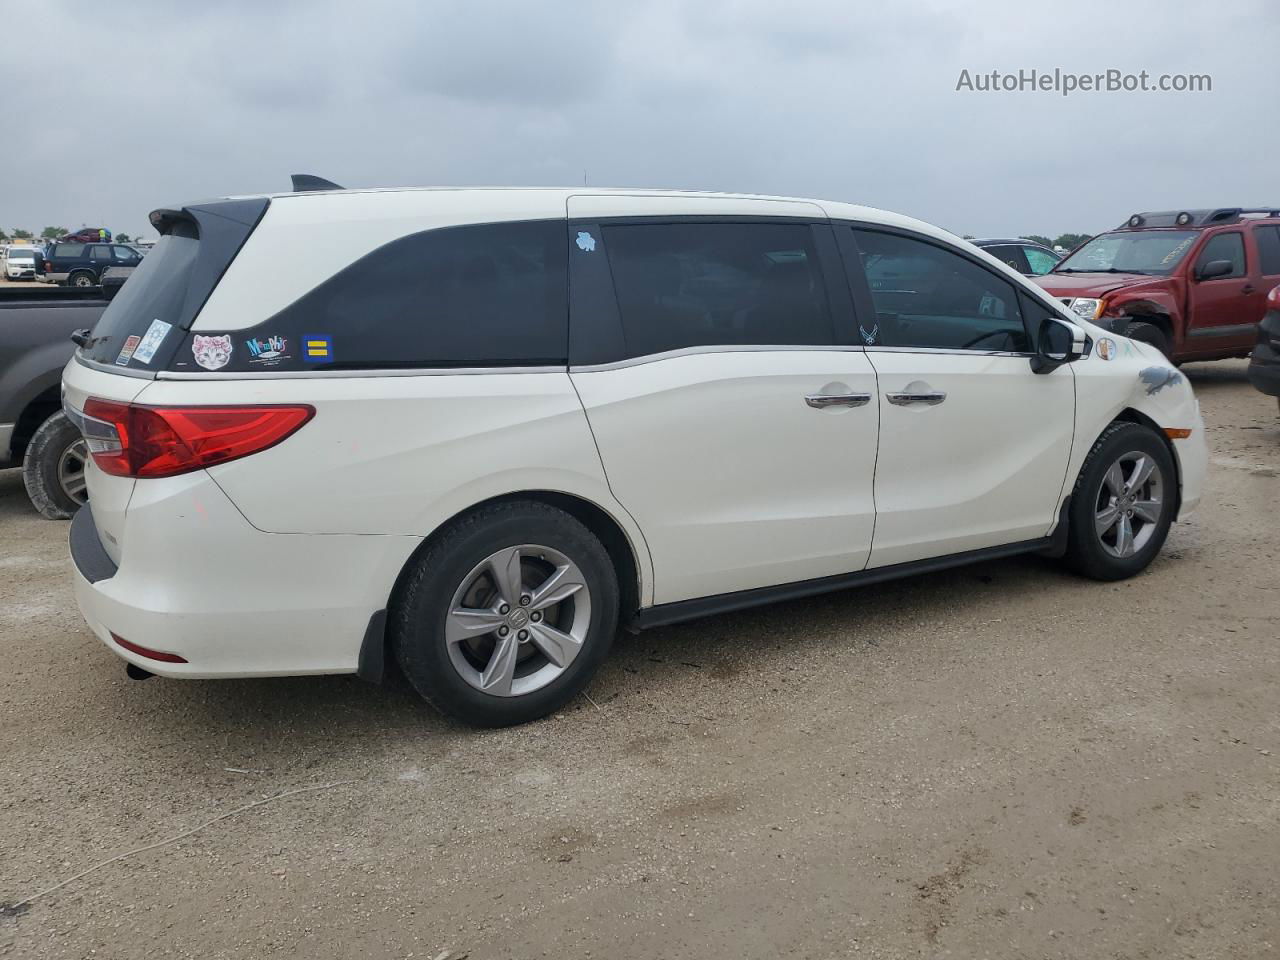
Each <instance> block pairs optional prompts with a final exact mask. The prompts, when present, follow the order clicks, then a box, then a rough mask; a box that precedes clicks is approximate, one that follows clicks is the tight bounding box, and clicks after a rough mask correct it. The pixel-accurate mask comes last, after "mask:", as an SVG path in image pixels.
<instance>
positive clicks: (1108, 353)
mask: <svg viewBox="0 0 1280 960" xmlns="http://www.w3.org/2000/svg"><path fill="white" fill-rule="evenodd" d="M1097 351H1098V356H1100V357H1101V358H1102V359H1103V360H1112V359H1114V358H1115V355H1116V342H1115V341H1114V340H1112V339H1111V338H1110V337H1103V338H1102V339H1101V340H1099V341H1098V347H1097Z"/></svg>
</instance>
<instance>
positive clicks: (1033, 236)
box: [1023, 233, 1053, 247]
mask: <svg viewBox="0 0 1280 960" xmlns="http://www.w3.org/2000/svg"><path fill="white" fill-rule="evenodd" d="M1023 239H1025V240H1030V241H1031V242H1032V243H1038V244H1040V245H1041V246H1045V247H1052V246H1053V241H1052V240H1050V239H1049V238H1048V237H1042V236H1040V234H1038V233H1027V234H1023Z"/></svg>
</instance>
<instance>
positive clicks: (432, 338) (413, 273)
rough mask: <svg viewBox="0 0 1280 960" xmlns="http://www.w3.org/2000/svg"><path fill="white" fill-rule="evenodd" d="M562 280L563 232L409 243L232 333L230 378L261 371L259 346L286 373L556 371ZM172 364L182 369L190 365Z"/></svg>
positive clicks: (435, 233) (553, 223) (471, 234)
mask: <svg viewBox="0 0 1280 960" xmlns="http://www.w3.org/2000/svg"><path fill="white" fill-rule="evenodd" d="M150 260H151V256H148V257H147V258H146V259H144V260H143V265H144V266H145V265H146V264H147V263H148V262H150ZM567 271H568V257H567V252H566V250H565V223H564V221H563V220H537V221H519V222H510V223H488V224H475V225H468V226H460V227H445V228H442V229H439V230H429V231H425V232H423V233H415V234H410V235H409V236H405V237H401V238H400V239H398V240H394V241H392V242H391V243H388V244H386V245H385V246H382V247H379V248H378V249H377V250H374V251H373V252H372V253H369V254H367V255H365V256H363V257H361V258H360V259H359V260H356V261H355V262H354V263H352V264H351V265H350V266H348V267H345V268H344V269H342V270H341V271H339V272H338V273H336V274H334V275H333V276H332V277H330V278H329V279H328V280H326V281H324V282H323V283H321V284H320V285H319V286H318V287H316V288H315V289H313V290H311V291H310V292H309V293H306V294H304V295H303V296H302V297H300V298H299V299H298V300H296V301H294V302H293V303H292V304H290V305H289V306H288V307H286V308H285V309H283V310H281V311H280V312H279V313H277V314H276V315H275V316H273V317H271V318H270V319H269V320H267V321H265V322H264V323H262V324H259V325H258V326H256V327H254V328H252V329H251V330H241V331H237V332H234V333H232V334H231V335H230V336H231V338H232V341H233V342H232V352H231V359H230V362H229V363H228V364H227V366H228V368H229V369H232V370H234V369H245V370H253V369H259V368H261V366H263V363H262V361H261V360H260V359H257V358H258V357H260V354H259V353H258V352H256V351H255V350H254V346H253V344H254V342H255V341H261V342H268V341H270V342H272V343H275V344H281V343H283V344H284V346H283V349H282V350H277V351H272V352H275V353H282V354H283V357H282V358H281V359H280V360H279V361H278V362H280V363H281V364H283V365H284V366H285V367H290V366H294V365H295V364H298V363H306V364H310V365H318V366H322V367H326V368H336V369H343V368H346V369H352V368H363V369H377V368H393V367H480V366H539V365H548V364H564V363H566V362H567V356H568V329H569V326H568V280H567ZM272 338H276V339H274V340H272ZM313 341H315V342H318V343H320V344H321V346H320V347H319V348H317V349H318V351H319V352H316V351H314V350H313V349H312V347H311V344H312V342H313ZM178 359H179V365H181V363H182V362H183V361H189V360H190V359H191V354H190V353H188V354H187V355H186V356H185V357H183V356H180V357H179V358H178ZM273 359H275V358H273Z"/></svg>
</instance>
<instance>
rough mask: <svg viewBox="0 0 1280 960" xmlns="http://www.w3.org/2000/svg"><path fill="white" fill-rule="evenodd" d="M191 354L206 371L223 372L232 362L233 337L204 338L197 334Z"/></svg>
mask: <svg viewBox="0 0 1280 960" xmlns="http://www.w3.org/2000/svg"><path fill="white" fill-rule="evenodd" d="M191 352H192V354H194V355H195V358H196V363H198V364H200V366H202V367H204V368H205V369H206V370H221V369H222V368H223V367H225V366H226V365H227V364H228V363H230V362H231V336H230V334H223V335H222V336H220V337H202V336H200V334H198V333H197V334H196V335H195V336H194V337H193V338H192V340H191Z"/></svg>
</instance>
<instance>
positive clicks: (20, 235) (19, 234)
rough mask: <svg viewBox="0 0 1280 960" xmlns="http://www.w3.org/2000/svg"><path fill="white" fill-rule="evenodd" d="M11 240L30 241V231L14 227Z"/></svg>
mask: <svg viewBox="0 0 1280 960" xmlns="http://www.w3.org/2000/svg"><path fill="white" fill-rule="evenodd" d="M13 239H15V240H30V239H31V231H30V230H19V229H18V228H17V227H14V228H13Z"/></svg>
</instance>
